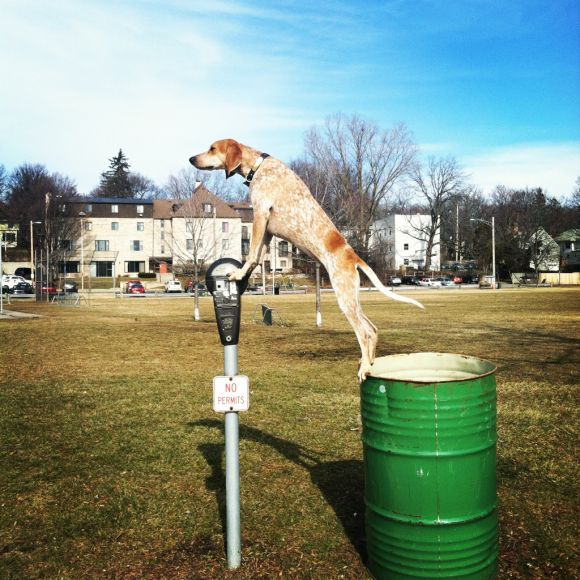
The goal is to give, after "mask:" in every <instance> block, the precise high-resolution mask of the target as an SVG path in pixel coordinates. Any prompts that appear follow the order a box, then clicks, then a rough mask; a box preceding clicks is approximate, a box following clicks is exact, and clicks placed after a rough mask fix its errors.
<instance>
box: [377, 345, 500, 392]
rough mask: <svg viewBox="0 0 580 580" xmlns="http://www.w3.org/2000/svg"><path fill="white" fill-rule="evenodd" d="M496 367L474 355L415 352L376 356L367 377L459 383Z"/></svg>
mask: <svg viewBox="0 0 580 580" xmlns="http://www.w3.org/2000/svg"><path fill="white" fill-rule="evenodd" d="M496 370H497V367H496V365H494V364H493V363H492V362H491V361H488V360H486V359H481V358H477V357H473V356H467V355H463V354H453V353H446V352H415V353H408V354H394V355H390V356H383V357H378V358H376V359H375V362H374V363H373V366H372V368H371V374H370V376H369V377H368V378H369V379H384V380H388V381H396V382H400V383H416V384H421V385H426V384H433V383H458V382H465V381H472V380H474V379H479V378H482V377H487V376H489V375H492V374H493V373H495V372H496ZM426 372H429V373H431V374H430V375H428V376H421V373H426ZM445 373H447V376H445ZM453 373H455V375H453ZM451 375H453V376H451ZM462 375H464V376H462Z"/></svg>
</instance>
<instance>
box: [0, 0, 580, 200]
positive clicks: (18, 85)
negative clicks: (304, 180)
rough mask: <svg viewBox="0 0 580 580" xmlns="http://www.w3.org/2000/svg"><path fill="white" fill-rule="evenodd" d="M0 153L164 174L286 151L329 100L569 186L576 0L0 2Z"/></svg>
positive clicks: (472, 163) (94, 173) (578, 171)
mask: <svg viewBox="0 0 580 580" xmlns="http://www.w3.org/2000/svg"><path fill="white" fill-rule="evenodd" d="M0 64H1V65H2V66H1V70H2V89H1V90H0V136H1V137H0V164H4V165H5V166H6V167H7V168H8V169H11V168H13V167H15V166H17V165H19V164H21V163H24V162H29V163H43V164H45V165H46V166H47V168H48V169H49V170H50V171H59V172H61V173H63V174H65V175H68V176H69V177H71V178H72V179H73V180H75V181H76V183H77V185H78V187H79V191H80V192H82V193H85V192H87V193H88V192H89V191H90V190H91V189H92V188H93V187H95V186H96V185H97V184H98V181H99V176H100V173H101V172H102V171H104V170H105V169H106V167H107V163H108V159H109V158H110V157H112V156H113V155H114V154H116V152H117V151H118V149H119V148H123V150H124V151H125V153H126V155H127V156H128V158H129V161H130V163H131V165H132V168H133V169H134V170H136V171H138V172H140V173H143V174H144V175H146V176H148V177H150V178H152V179H154V180H155V181H156V182H158V183H159V184H163V183H164V182H165V181H166V179H167V177H168V176H169V174H171V173H176V172H178V171H179V170H181V169H182V168H184V167H187V159H188V157H189V156H190V155H192V154H194V153H198V152H200V151H202V150H204V149H206V147H207V146H208V145H209V143H210V142H212V141H214V140H215V139H219V138H223V137H233V138H235V139H238V140H239V141H241V142H243V143H247V144H249V145H251V146H253V147H256V148H257V149H261V150H264V151H267V152H269V153H270V154H272V155H274V156H276V157H278V158H280V159H282V160H285V161H289V160H291V159H294V158H296V157H299V156H300V155H301V154H302V152H303V138H304V133H305V131H306V130H307V129H308V128H309V127H311V126H312V125H317V124H321V123H323V122H324V120H325V118H326V117H327V116H329V115H332V114H334V113H337V112H342V113H345V114H352V113H357V114H358V115H360V116H361V117H363V118H366V119H368V120H370V121H373V122H376V123H378V124H379V125H380V126H381V127H384V128H389V127H391V126H392V125H393V124H395V123H398V122H404V123H406V124H407V126H408V127H409V129H410V130H411V131H412V133H413V134H414V137H415V139H416V141H417V143H418V144H419V146H420V148H421V150H422V152H423V154H425V155H436V156H453V157H455V158H456V159H457V160H458V161H459V162H460V163H461V164H462V165H463V167H464V168H465V170H466V171H467V172H469V173H470V174H471V177H472V181H473V182H474V183H475V184H476V185H477V186H479V187H480V188H481V189H482V190H483V191H484V193H487V192H489V191H491V190H492V189H493V187H494V186H495V185H497V184H503V185H507V186H511V187H538V186H539V187H543V188H545V189H546V190H547V191H548V193H550V194H552V195H556V196H558V197H563V196H566V195H569V194H570V193H571V191H572V190H573V189H574V186H575V181H576V178H577V177H578V176H579V175H580V3H579V2H578V1H577V0H503V1H496V0H447V1H443V0H384V1H372V0H369V1H366V2H355V1H350V2H346V1H335V2H330V1H321V2H317V1H312V2H310V3H309V5H308V6H306V5H302V4H301V3H297V2H291V1H287V2H286V1H280V2H276V1H275V0H269V1H263V0H252V1H251V2H250V1H245V0H243V1H242V0H211V1H209V2H208V1H207V0H206V1H204V2H201V1H198V0H53V1H51V2H46V0H2V2H1V10H0Z"/></svg>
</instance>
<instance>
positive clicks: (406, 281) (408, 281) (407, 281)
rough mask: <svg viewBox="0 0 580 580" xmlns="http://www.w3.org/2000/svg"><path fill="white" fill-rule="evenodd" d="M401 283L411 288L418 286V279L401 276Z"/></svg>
mask: <svg viewBox="0 0 580 580" xmlns="http://www.w3.org/2000/svg"><path fill="white" fill-rule="evenodd" d="M401 282H402V283H403V284H408V285H411V286H418V285H419V278H417V277H416V276H403V278H402V279H401Z"/></svg>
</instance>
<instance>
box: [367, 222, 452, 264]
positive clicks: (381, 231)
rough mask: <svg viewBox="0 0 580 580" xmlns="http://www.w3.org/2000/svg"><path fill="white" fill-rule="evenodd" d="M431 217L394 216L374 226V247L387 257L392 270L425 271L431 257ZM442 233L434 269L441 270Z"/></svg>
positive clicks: (437, 237) (433, 256)
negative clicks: (428, 256) (428, 244)
mask: <svg viewBox="0 0 580 580" xmlns="http://www.w3.org/2000/svg"><path fill="white" fill-rule="evenodd" d="M430 225H431V216H429V215H426V214H412V215H411V214H409V215H405V214H391V215H389V216H387V217H386V218H384V219H381V220H377V221H376V222H374V224H373V227H372V233H371V241H370V245H371V247H372V248H373V249H375V251H376V250H378V251H380V252H381V253H382V255H384V256H385V260H386V262H387V264H386V266H387V268H388V269H390V270H400V271H404V270H423V269H424V267H425V262H426V257H427V236H426V234H425V232H426V231H427V229H428V227H429V226H430ZM439 241H440V230H439V229H438V230H437V232H436V234H435V238H434V240H433V249H432V253H431V269H433V270H439V268H440V266H441V259H440V244H439Z"/></svg>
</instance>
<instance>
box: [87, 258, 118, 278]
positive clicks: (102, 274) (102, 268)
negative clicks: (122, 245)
mask: <svg viewBox="0 0 580 580" xmlns="http://www.w3.org/2000/svg"><path fill="white" fill-rule="evenodd" d="M93 273H94V276H95V277H96V278H111V277H112V276H113V262H91V276H93Z"/></svg>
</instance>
